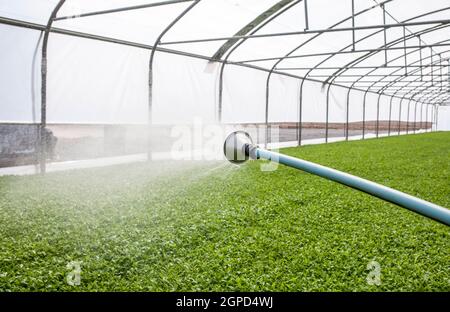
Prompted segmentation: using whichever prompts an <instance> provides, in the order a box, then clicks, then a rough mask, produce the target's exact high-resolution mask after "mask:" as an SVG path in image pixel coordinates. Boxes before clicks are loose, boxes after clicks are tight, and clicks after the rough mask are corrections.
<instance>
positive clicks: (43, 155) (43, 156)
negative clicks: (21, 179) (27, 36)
mask: <svg viewBox="0 0 450 312" xmlns="http://www.w3.org/2000/svg"><path fill="white" fill-rule="evenodd" d="M64 2H66V0H59V2H58V3H57V4H56V6H55V8H54V9H53V11H52V13H51V14H50V17H49V19H48V22H47V26H46V27H45V31H44V37H43V40H42V58H41V123H40V127H39V143H40V147H39V168H40V172H41V173H45V171H46V168H47V151H46V150H47V142H46V139H45V134H44V132H45V127H46V126H47V52H48V40H49V37H50V30H51V28H52V25H53V21H54V20H55V18H56V15H58V12H59V10H60V9H61V7H62V6H63V5H64Z"/></svg>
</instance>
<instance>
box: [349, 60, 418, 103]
mask: <svg viewBox="0 0 450 312" xmlns="http://www.w3.org/2000/svg"><path fill="white" fill-rule="evenodd" d="M398 58H401V57H398ZM398 58H396V59H398ZM396 59H394V60H396ZM394 60H393V61H394ZM415 63H416V62H413V63H412V64H415ZM398 70H401V68H400V69H398ZM387 76H388V75H387ZM397 80H398V79H396V80H394V82H396V81H397ZM416 80H417V79H416ZM425 83H426V82H425ZM353 85H354V83H353V84H352V86H353ZM372 85H373V84H372ZM388 85H389V84H388ZM370 88H371V86H370V87H369V88H368V89H367V90H369V89H370ZM382 90H383V88H382ZM400 90H401V89H400ZM400 90H397V92H396V93H394V96H395V95H396V94H397V93H398V92H399V91H400Z"/></svg>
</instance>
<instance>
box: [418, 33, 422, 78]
mask: <svg viewBox="0 0 450 312" xmlns="http://www.w3.org/2000/svg"><path fill="white" fill-rule="evenodd" d="M418 38H419V57H420V59H419V62H420V81H423V57H422V39H421V38H420V35H419V36H418Z"/></svg>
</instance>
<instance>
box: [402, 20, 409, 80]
mask: <svg viewBox="0 0 450 312" xmlns="http://www.w3.org/2000/svg"><path fill="white" fill-rule="evenodd" d="M403 53H404V59H405V76H408V57H407V53H406V27H405V26H403Z"/></svg>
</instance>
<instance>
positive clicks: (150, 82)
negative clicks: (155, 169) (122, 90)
mask: <svg viewBox="0 0 450 312" xmlns="http://www.w3.org/2000/svg"><path fill="white" fill-rule="evenodd" d="M200 1H201V0H194V1H193V2H192V3H191V5H189V6H188V7H187V8H186V9H184V10H183V12H181V14H179V15H178V16H177V17H176V18H175V19H174V20H173V21H172V22H171V23H170V24H169V25H168V26H167V27H166V28H164V30H163V31H162V32H161V33H160V34H159V36H158V37H157V38H156V41H155V44H154V45H153V49H152V51H151V53H150V60H149V71H148V124H149V129H148V131H149V133H148V136H149V138H150V131H151V129H150V127H151V125H152V123H153V121H152V110H153V64H154V59H155V53H156V49H157V48H158V45H159V44H160V43H161V39H162V38H163V37H164V35H165V34H166V33H167V32H168V31H169V30H170V29H171V28H172V27H173V26H174V25H175V24H176V23H177V22H178V21H179V20H180V19H182V18H183V16H185V15H186V14H187V13H188V12H189V11H190V10H191V9H192V8H194V7H195V6H196V5H197V4H198V3H199V2H200ZM150 145H151V144H150V139H148V151H147V158H148V160H150V159H151V151H150V148H151V146H150Z"/></svg>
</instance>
